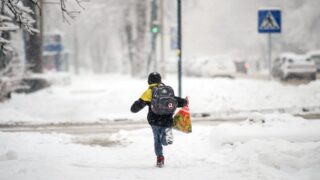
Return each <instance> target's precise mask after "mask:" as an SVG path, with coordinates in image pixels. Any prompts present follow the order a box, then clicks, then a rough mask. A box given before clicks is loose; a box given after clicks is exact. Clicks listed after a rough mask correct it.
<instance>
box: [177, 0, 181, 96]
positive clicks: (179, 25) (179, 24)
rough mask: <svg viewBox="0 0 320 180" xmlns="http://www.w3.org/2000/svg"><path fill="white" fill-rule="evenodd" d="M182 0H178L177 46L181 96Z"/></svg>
mask: <svg viewBox="0 0 320 180" xmlns="http://www.w3.org/2000/svg"><path fill="white" fill-rule="evenodd" d="M181 28H182V27H181V0H178V32H177V35H178V48H177V54H178V90H179V91H178V92H179V97H181V95H182V88H181V86H182V82H181V81H182V70H181V69H182V61H181V57H182V37H181V36H182V35H181V34H182V33H181Z"/></svg>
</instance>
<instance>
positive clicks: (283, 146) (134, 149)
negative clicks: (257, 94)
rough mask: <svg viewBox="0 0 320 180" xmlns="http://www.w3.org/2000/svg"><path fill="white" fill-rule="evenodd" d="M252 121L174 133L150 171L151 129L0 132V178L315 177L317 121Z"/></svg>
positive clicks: (318, 174) (318, 166)
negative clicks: (161, 161)
mask: <svg viewBox="0 0 320 180" xmlns="http://www.w3.org/2000/svg"><path fill="white" fill-rule="evenodd" d="M251 119H252V121H246V122H242V123H233V124H230V123H223V124H221V125H217V126H211V127H210V126H200V125H197V126H194V127H193V133H192V134H183V133H180V132H177V131H175V132H174V133H175V142H174V144H173V145H171V146H169V147H166V148H165V156H166V166H165V168H162V169H159V168H156V167H155V166H154V165H155V155H154V153H153V140H152V132H151V129H149V128H145V129H140V130H134V131H124V130H121V131H119V132H118V133H115V134H112V135H107V134H105V135H91V136H85V137H84V136H72V135H66V134H55V133H53V134H40V133H3V132H0V179H7V180H18V179H23V180H31V179H48V180H50V179H52V180H56V179H65V180H69V179H70V180H71V179H77V180H87V179H91V180H98V179H124V180H127V179H155V180H156V179H159V180H160V179H161V180H163V179H219V180H226V179H237V180H242V179H243V180H257V179H264V180H278V179H279V180H280V179H290V180H301V179H303V180H318V179H319V178H320V142H319V140H320V131H318V130H319V129H320V122H319V121H307V120H303V119H301V118H295V117H292V116H290V115H279V114H274V115H267V116H266V115H261V114H255V115H253V116H252V118H251ZM263 122H264V123H263ZM84 140H85V141H88V140H91V141H93V142H94V141H95V140H100V141H101V140H102V141H103V140H104V141H105V142H110V143H109V145H114V146H106V147H101V146H89V145H83V144H79V143H77V142H83V141H84ZM112 142H115V143H112ZM106 144H108V143H106Z"/></svg>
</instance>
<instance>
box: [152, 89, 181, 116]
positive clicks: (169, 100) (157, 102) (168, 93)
mask: <svg viewBox="0 0 320 180" xmlns="http://www.w3.org/2000/svg"><path fill="white" fill-rule="evenodd" d="M177 106H178V101H177V100H176V98H175V96H174V91H173V89H172V88H171V87H170V86H167V85H165V84H160V85H159V86H155V87H153V88H152V99H151V110H152V112H154V113H155V114H157V115H169V114H173V113H174V112H175V110H176V109H177Z"/></svg>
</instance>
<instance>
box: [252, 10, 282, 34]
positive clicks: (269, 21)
mask: <svg viewBox="0 0 320 180" xmlns="http://www.w3.org/2000/svg"><path fill="white" fill-rule="evenodd" d="M258 32H259V33H281V11H280V10H277V9H271V10H265V9H264V10H259V11H258Z"/></svg>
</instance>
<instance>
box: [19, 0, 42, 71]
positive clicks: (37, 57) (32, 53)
mask: <svg viewBox="0 0 320 180" xmlns="http://www.w3.org/2000/svg"><path fill="white" fill-rule="evenodd" d="M23 4H24V5H25V6H26V7H29V8H30V9H32V11H33V12H34V14H33V15H32V18H33V19H34V20H35V21H36V23H35V24H34V28H36V29H38V30H39V31H40V32H39V33H33V34H29V33H28V32H26V31H25V32H24V44H25V53H26V54H25V57H26V61H27V63H28V65H29V66H30V68H29V69H30V70H31V71H32V72H35V73H42V17H41V9H40V8H38V7H37V5H36V4H35V3H33V2H32V1H31V0H24V1H23ZM40 4H41V1H40Z"/></svg>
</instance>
